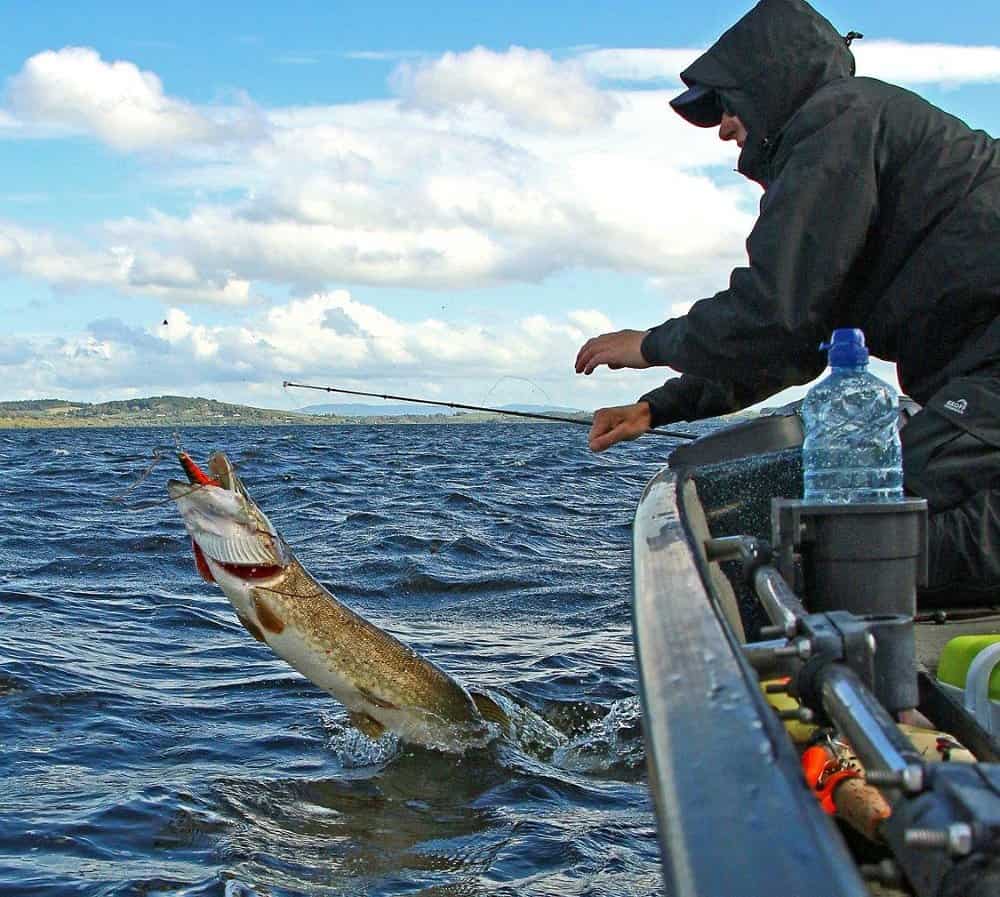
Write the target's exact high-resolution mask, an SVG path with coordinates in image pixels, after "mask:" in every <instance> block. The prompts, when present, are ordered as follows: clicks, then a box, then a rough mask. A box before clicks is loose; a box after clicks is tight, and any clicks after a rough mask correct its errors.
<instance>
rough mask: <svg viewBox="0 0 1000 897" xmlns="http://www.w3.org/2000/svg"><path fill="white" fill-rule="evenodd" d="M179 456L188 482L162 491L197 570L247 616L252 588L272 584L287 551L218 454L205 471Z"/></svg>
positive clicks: (283, 568) (288, 558) (288, 560)
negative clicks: (178, 515)
mask: <svg viewBox="0 0 1000 897" xmlns="http://www.w3.org/2000/svg"><path fill="white" fill-rule="evenodd" d="M179 457H180V462H181V466H182V467H183V468H184V471H185V473H186V474H187V477H188V479H187V482H185V481H183V480H170V481H169V482H168V483H167V492H168V493H169V494H170V497H171V498H172V499H173V500H174V502H176V504H177V509H178V510H179V511H180V513H181V517H182V518H183V520H184V526H185V527H186V528H187V531H188V533H189V534H190V536H191V543H192V545H193V548H194V555H195V564H196V566H197V568H198V572H199V573H200V574H201V576H202V578H203V579H206V580H208V581H209V582H215V583H217V584H218V585H219V587H220V588H221V589H222V591H223V592H224V593H225V595H226V597H227V598H228V599H229V600H230V602H231V603H232V604H233V606H234V607H235V608H236V612H237V614H239V615H240V616H241V618H243V617H247V618H249V617H251V616H252V613H251V611H252V607H253V597H252V595H251V590H252V589H253V588H254V587H256V586H267V587H270V588H275V587H276V586H277V585H278V584H279V583H280V582H281V580H283V579H284V578H285V576H286V573H287V571H288V568H289V566H290V565H291V564H292V563H293V560H294V559H293V556H292V553H291V551H290V550H289V548H288V545H286V544H285V541H284V540H283V539H282V538H281V536H280V535H278V532H277V530H275V528H274V526H273V525H272V524H271V521H270V520H268V519H267V515H265V514H264V512H263V511H262V510H261V509H260V508H259V507H258V506H257V503H256V502H255V501H254V500H253V499H252V498H250V496H249V495H248V494H247V491H246V489H245V488H244V486H243V483H242V481H241V480H240V478H239V476H238V475H237V474H236V470H235V469H234V468H233V465H232V462H231V461H230V460H229V458H227V457H226V455H225V454H224V453H223V452H216V453H215V454H213V455H212V457H211V458H210V459H209V462H208V471H209V472H208V474H205V473H204V472H203V471H202V470H201V469H200V468H199V467H198V465H197V464H195V462H194V461H193V460H192V459H191V458H190V456H188V455H187V454H186V453H183V452H182V453H181V454H180V456H179Z"/></svg>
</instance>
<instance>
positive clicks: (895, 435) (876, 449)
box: [802, 329, 903, 504]
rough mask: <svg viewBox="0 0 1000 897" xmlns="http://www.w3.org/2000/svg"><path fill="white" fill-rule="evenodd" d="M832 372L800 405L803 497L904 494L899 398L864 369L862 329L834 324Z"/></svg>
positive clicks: (875, 498) (864, 498) (872, 498)
mask: <svg viewBox="0 0 1000 897" xmlns="http://www.w3.org/2000/svg"><path fill="white" fill-rule="evenodd" d="M820 348H821V349H828V350H829V358H830V375H829V376H828V377H826V378H825V379H824V380H821V381H820V382H819V383H817V384H816V385H815V386H814V387H813V388H812V389H810V390H809V393H808V394H807V395H806V398H805V402H803V405H802V418H803V422H804V424H805V441H804V442H803V444H802V466H803V473H804V479H805V490H804V494H805V500H806V501H812V502H825V503H838V504H839V503H846V502H880V501H894V500H895V499H900V498H902V497H903V452H902V448H901V447H900V442H899V427H898V417H899V411H898V407H899V398H898V397H897V395H896V393H895V391H894V390H893V389H892V387H891V386H889V384H888V383H884V382H883V381H881V380H879V378H878V377H876V376H875V375H874V374H872V373H871V372H870V371H869V370H868V349H867V348H866V347H865V337H864V334H863V333H862V332H861V331H860V330H847V329H844V330H834V332H833V338H832V340H831V341H830V342H829V343H824V344H823V345H822V346H820Z"/></svg>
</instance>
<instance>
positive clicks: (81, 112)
mask: <svg viewBox="0 0 1000 897" xmlns="http://www.w3.org/2000/svg"><path fill="white" fill-rule="evenodd" d="M7 104H8V107H9V109H10V112H11V113H13V115H14V116H16V117H17V118H18V119H19V120H20V121H21V122H24V123H27V124H34V125H43V126H49V127H55V128H66V129H70V130H72V131H78V132H82V133H86V134H93V135H94V136H95V137H97V138H98V139H99V140H102V141H104V142H105V143H107V144H108V145H110V146H112V147H114V148H115V149H118V150H124V151H132V150H144V149H167V148H170V147H173V146H177V145H187V144H191V143H200V142H205V141H209V142H212V141H223V140H232V139H234V138H235V137H239V136H246V134H245V132H246V131H247V127H246V124H247V123H246V122H244V121H241V119H243V118H246V117H247V116H245V115H244V114H243V113H241V112H238V113H237V115H236V116H235V119H236V120H234V116H233V114H232V113H230V112H224V113H220V114H221V115H222V117H223V118H228V119H229V121H228V122H227V123H226V127H223V122H219V121H216V120H215V119H214V118H213V117H211V116H209V115H206V114H205V113H204V112H203V111H200V110H199V109H197V108H196V107H194V106H193V105H191V104H189V103H186V102H183V101H182V100H178V99H174V98H172V97H169V96H167V95H166V94H165V93H164V91H163V85H162V84H161V83H160V79H159V78H158V77H157V76H156V75H155V74H153V73H152V72H148V71H143V70H141V69H140V68H139V67H138V66H136V65H135V64H134V63H132V62H127V61H116V62H105V61H104V60H103V59H101V57H100V55H99V54H98V53H97V51H96V50H93V49H91V48H89V47H65V48H64V49H62V50H46V51H45V52H42V53H38V54H36V55H35V56H32V57H31V58H30V59H28V60H27V61H26V62H25V63H24V66H23V67H22V69H21V71H20V72H18V73H17V74H16V75H14V76H13V77H12V78H11V79H10V80H9V81H8V84H7ZM250 118H252V116H251V117H250Z"/></svg>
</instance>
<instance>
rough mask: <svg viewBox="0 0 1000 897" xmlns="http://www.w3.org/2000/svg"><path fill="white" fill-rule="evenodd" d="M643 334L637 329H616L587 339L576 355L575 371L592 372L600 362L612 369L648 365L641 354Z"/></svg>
mask: <svg viewBox="0 0 1000 897" xmlns="http://www.w3.org/2000/svg"><path fill="white" fill-rule="evenodd" d="M644 336H645V333H644V332H642V331H639V330H616V331H615V332H614V333H602V334H601V335H600V336H595V337H593V338H591V339H589V340H587V342H585V343H584V344H583V346H581V347H580V351H579V352H578V353H577V355H576V364H575V367H576V372H577V373H578V374H592V373H593V372H594V370H595V369H596V368H598V367H600V366H601V365H602V364H606V365H607V366H608V367H609V368H611V370H614V371H618V370H621V369H622V368H646V367H649V362H648V361H646V359H645V358H644V357H643V355H642V340H643V337H644Z"/></svg>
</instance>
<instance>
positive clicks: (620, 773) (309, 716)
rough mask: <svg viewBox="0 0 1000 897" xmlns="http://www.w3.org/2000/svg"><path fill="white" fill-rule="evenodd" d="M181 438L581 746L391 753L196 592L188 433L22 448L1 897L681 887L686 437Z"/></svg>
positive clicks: (217, 597)
mask: <svg viewBox="0 0 1000 897" xmlns="http://www.w3.org/2000/svg"><path fill="white" fill-rule="evenodd" d="M165 437H167V438H165ZM180 439H181V442H182V445H183V447H184V448H185V449H186V450H187V451H189V452H191V453H192V454H193V455H194V456H195V457H197V458H204V457H206V456H207V455H208V454H209V453H210V452H211V451H212V450H215V449H225V450H226V451H227V452H228V453H229V454H230V457H232V458H233V460H234V461H235V462H236V463H237V465H238V467H239V469H240V471H241V473H242V475H243V477H244V480H245V481H246V483H247V485H248V488H249V489H250V490H251V492H252V494H253V495H254V497H255V498H256V499H257V500H258V502H259V503H260V504H261V506H262V507H263V508H264V509H265V510H266V511H267V513H268V515H269V516H270V518H271V520H272V521H273V522H274V523H275V525H276V526H277V527H278V528H279V530H281V532H282V533H283V535H284V536H285V538H286V539H287V540H288V541H289V543H290V544H291V545H292V546H293V547H294V548H295V550H296V553H297V554H298V556H299V558H300V559H301V560H302V561H303V563H304V564H306V566H308V567H309V568H310V570H311V571H312V572H313V573H314V575H316V576H317V578H318V579H320V580H321V581H322V582H324V583H325V584H326V585H328V586H329V587H330V588H331V590H332V591H333V592H334V593H335V594H337V595H338V597H340V598H341V599H342V600H344V601H345V603H347V604H349V605H351V606H352V607H353V608H354V609H356V610H358V611H359V612H361V613H363V614H364V615H366V616H367V617H368V618H369V619H371V620H372V621H373V622H375V623H376V624H378V625H381V626H383V627H385V628H387V629H389V630H390V631H392V632H393V633H394V634H396V635H398V636H399V637H401V638H403V639H404V640H405V641H407V642H408V643H410V644H411V645H413V647H414V648H416V649H417V650H419V651H421V652H425V653H426V654H427V655H428V656H430V657H431V658H432V659H434V660H435V662H437V663H438V664H440V665H442V666H444V667H445V668H446V669H448V670H449V671H450V672H451V673H453V674H454V675H455V676H456V677H457V678H459V679H460V680H462V681H464V682H466V683H468V684H470V685H475V686H476V687H480V688H487V689H493V690H495V692H496V693H498V694H499V695H501V696H502V697H503V698H504V699H506V700H510V701H512V702H514V705H515V706H516V705H521V706H525V707H530V708H532V709H533V710H534V711H535V712H537V713H538V714H540V715H541V716H542V717H543V718H544V719H545V720H546V721H547V722H548V723H549V724H550V725H551V726H553V727H554V728H555V730H558V732H559V733H561V734H560V738H559V742H558V744H552V745H549V747H548V748H547V749H545V750H542V749H536V750H532V749H529V748H528V747H526V746H525V745H524V744H522V745H518V744H510V743H502V742H496V743H494V744H492V745H490V746H489V747H488V748H486V749H483V750H480V751H471V752H469V753H467V754H466V755H464V756H460V757H456V756H453V755H448V754H440V753H436V752H433V751H427V750H420V749H415V748H413V747H412V746H409V745H406V744H402V743H400V742H399V741H398V740H397V739H395V738H393V737H392V736H384V737H383V739H381V740H380V741H379V742H372V741H370V740H368V739H367V738H365V737H364V736H362V735H361V734H360V733H359V732H357V731H356V730H355V729H353V728H352V727H350V726H349V725H348V724H347V722H346V718H345V715H344V713H343V711H342V708H340V706H339V705H337V704H336V702H334V701H333V700H332V699H330V698H328V697H327V696H326V695H324V694H323V693H321V692H319V691H318V690H317V689H316V688H315V687H314V686H312V684H311V683H309V682H308V681H306V680H304V679H303V678H302V677H301V676H299V675H298V674H297V673H295V672H294V671H292V670H291V669H290V668H289V667H287V666H286V665H285V664H284V663H283V662H281V661H280V660H278V659H277V658H276V657H274V655H272V654H271V653H270V652H269V650H268V649H267V648H265V647H264V646H262V645H259V644H258V643H256V642H254V641H253V640H252V639H251V638H250V637H249V636H248V635H247V634H246V632H245V631H244V630H243V629H242V627H240V625H239V624H238V623H237V621H236V620H235V618H234V616H233V614H232V612H231V610H230V608H229V605H228V603H227V602H226V600H225V599H224V598H223V596H222V595H221V593H219V592H218V590H217V589H216V588H215V587H214V586H212V585H210V584H206V583H203V582H202V581H201V580H200V579H199V578H198V576H197V574H196V573H195V571H194V567H193V563H192V561H191V554H190V546H189V543H188V541H187V538H186V536H185V533H184V530H183V527H182V525H181V522H180V519H179V517H178V516H177V515H176V513H175V511H174V509H173V507H172V506H171V505H170V504H169V503H168V502H166V501H165V497H166V496H165V489H164V484H165V481H166V479H167V478H168V477H174V476H178V475H179V470H178V469H177V468H176V465H175V464H174V463H173V461H172V460H166V461H164V462H163V463H161V464H159V465H158V466H156V467H154V469H153V470H152V471H151V472H150V471H149V466H150V462H151V461H152V460H153V450H154V448H155V447H157V446H162V445H163V444H164V443H165V442H167V443H169V442H170V441H171V440H170V438H169V433H167V432H166V431H160V430H108V431H72V430H67V431H60V430H50V431H34V432H4V433H0V463H2V465H3V469H4V482H3V487H2V488H0V510H2V513H0V739H2V745H0V746H2V751H0V781H2V782H3V787H2V789H0V893H3V894H12V895H19V897H30V895H47V897H48V895H51V897H56V895H59V897H63V895H88V897H91V895H92V897H111V895H115V897H117V895H122V897H125V895H139V894H143V895H147V894H148V895H152V894H171V895H186V897H195V895H197V897H201V895H227V897H256V895H260V897H291V895H341V894H344V895H347V894H351V895H356V894H419V893H424V894H428V895H430V894H435V895H479V894H484V895H485V894H491V895H493V894H511V895H513V894H518V895H532V894H538V895H552V894H560V895H563V894H565V895H575V894H580V895H583V894H587V895H605V894H606V895H632V894H634V895H645V894H652V893H656V892H657V890H658V888H659V882H660V878H659V869H658V852H657V847H656V839H655V832H654V821H653V816H652V812H651V806H650V802H649V799H648V796H647V793H646V788H645V784H644V781H643V758H642V743H641V734H640V713H639V708H638V703H637V700H636V698H635V692H636V682H635V670H634V665H633V655H632V644H631V630H630V623H629V598H628V590H629V552H630V548H629V525H630V519H631V512H632V509H633V508H634V506H635V503H636V501H637V500H638V496H639V492H640V490H641V488H642V486H643V485H644V483H645V482H646V480H647V479H648V478H649V477H650V476H651V475H652V474H653V473H654V472H655V470H656V469H657V468H658V466H659V464H660V463H662V461H663V458H664V455H665V452H666V450H667V449H668V448H669V442H668V441H666V440H660V439H650V440H646V441H643V442H640V443H636V444H633V445H631V446H627V447H623V448H622V449H621V450H620V451H618V452H617V453H610V454H609V455H607V456H599V457H595V456H593V455H591V454H590V453H589V452H587V450H586V447H585V443H584V440H583V438H582V434H581V432H580V431H579V430H577V429H576V428H571V427H557V426H521V425H518V426H500V425H498V426H485V425H484V426H477V427H469V428H465V427H425V426H418V427H412V426H411V427H403V426H400V427H352V428H329V429H327V428H308V429H285V428H280V429H279V428H274V429H255V428H245V429H200V430H190V431H185V432H182V433H181V434H180ZM144 473H148V476H146V478H145V479H143V480H141V482H138V484H137V485H136V481H137V480H139V478H140V477H142V475H143V474H144ZM130 487H133V488H130Z"/></svg>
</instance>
